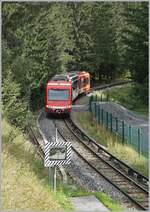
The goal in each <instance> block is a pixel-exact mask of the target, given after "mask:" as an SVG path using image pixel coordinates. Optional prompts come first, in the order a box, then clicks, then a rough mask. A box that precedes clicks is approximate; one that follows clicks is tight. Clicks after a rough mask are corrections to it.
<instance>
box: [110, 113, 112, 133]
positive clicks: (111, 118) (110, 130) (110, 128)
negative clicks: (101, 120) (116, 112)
mask: <svg viewBox="0 0 150 212" xmlns="http://www.w3.org/2000/svg"><path fill="white" fill-rule="evenodd" d="M110 131H111V132H112V113H110Z"/></svg>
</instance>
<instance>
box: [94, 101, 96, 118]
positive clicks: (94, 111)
mask: <svg viewBox="0 0 150 212" xmlns="http://www.w3.org/2000/svg"><path fill="white" fill-rule="evenodd" d="M94 115H95V116H96V102H94Z"/></svg>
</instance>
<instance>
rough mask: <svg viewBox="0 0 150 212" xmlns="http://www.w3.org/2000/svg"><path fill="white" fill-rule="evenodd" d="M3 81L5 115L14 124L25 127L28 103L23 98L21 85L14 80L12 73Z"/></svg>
mask: <svg viewBox="0 0 150 212" xmlns="http://www.w3.org/2000/svg"><path fill="white" fill-rule="evenodd" d="M8 73H9V74H8V76H7V78H5V79H4V81H3V86H2V96H3V113H4V116H6V117H7V118H8V119H9V121H10V122H11V123H12V124H15V125H17V126H18V125H19V126H20V127H24V126H25V120H26V119H25V118H26V110H27V101H26V98H21V91H20V85H19V84H18V83H16V82H15V81H14V80H13V77H12V74H11V72H8Z"/></svg>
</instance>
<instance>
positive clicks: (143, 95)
mask: <svg viewBox="0 0 150 212" xmlns="http://www.w3.org/2000/svg"><path fill="white" fill-rule="evenodd" d="M78 70H86V71H89V72H90V73H92V74H93V75H95V76H96V77H97V78H98V79H99V80H102V79H103V78H104V77H106V78H109V79H111V80H114V79H116V78H118V77H120V76H122V77H124V78H125V77H128V78H130V79H131V80H132V81H133V82H134V90H133V95H134V97H135V99H140V100H141V102H142V103H144V104H148V2H57V3H56V2H47V3H46V2H43V3H42V2H34V3H33V2H20V3H19V2H18V3H16V2H3V3H2V102H3V112H2V115H4V116H5V117H7V119H8V120H9V121H10V122H11V123H12V124H14V125H16V126H19V127H20V128H24V126H25V125H26V120H27V118H26V116H27V111H29V110H30V106H31V105H36V104H37V102H41V105H42V103H43V104H44V91H43V90H44V86H45V83H46V81H47V80H48V79H50V78H51V77H52V76H53V75H55V74H56V73H63V72H69V71H78ZM32 109H33V108H32Z"/></svg>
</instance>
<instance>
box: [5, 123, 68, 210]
mask: <svg viewBox="0 0 150 212" xmlns="http://www.w3.org/2000/svg"><path fill="white" fill-rule="evenodd" d="M2 128H3V135H2V139H3V151H2V167H3V172H2V209H3V210H35V211H36V210H38V211H40V210H51V211H54V210H57V211H58V210H70V209H72V205H71V203H70V201H69V199H68V198H67V196H66V195H65V194H64V193H61V194H57V192H56V194H55V193H54V192H53V190H52V189H51V187H50V186H49V179H48V172H47V169H46V168H45V167H44V165H43V162H41V160H40V159H39V157H38V156H37V155H36V154H35V151H34V148H33V146H32V144H30V143H29V141H28V140H27V138H25V137H24V136H23V135H22V134H21V132H20V131H19V130H18V129H17V128H14V127H12V126H10V125H9V124H8V122H7V121H6V120H3V122H2ZM60 196H61V198H60Z"/></svg>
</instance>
